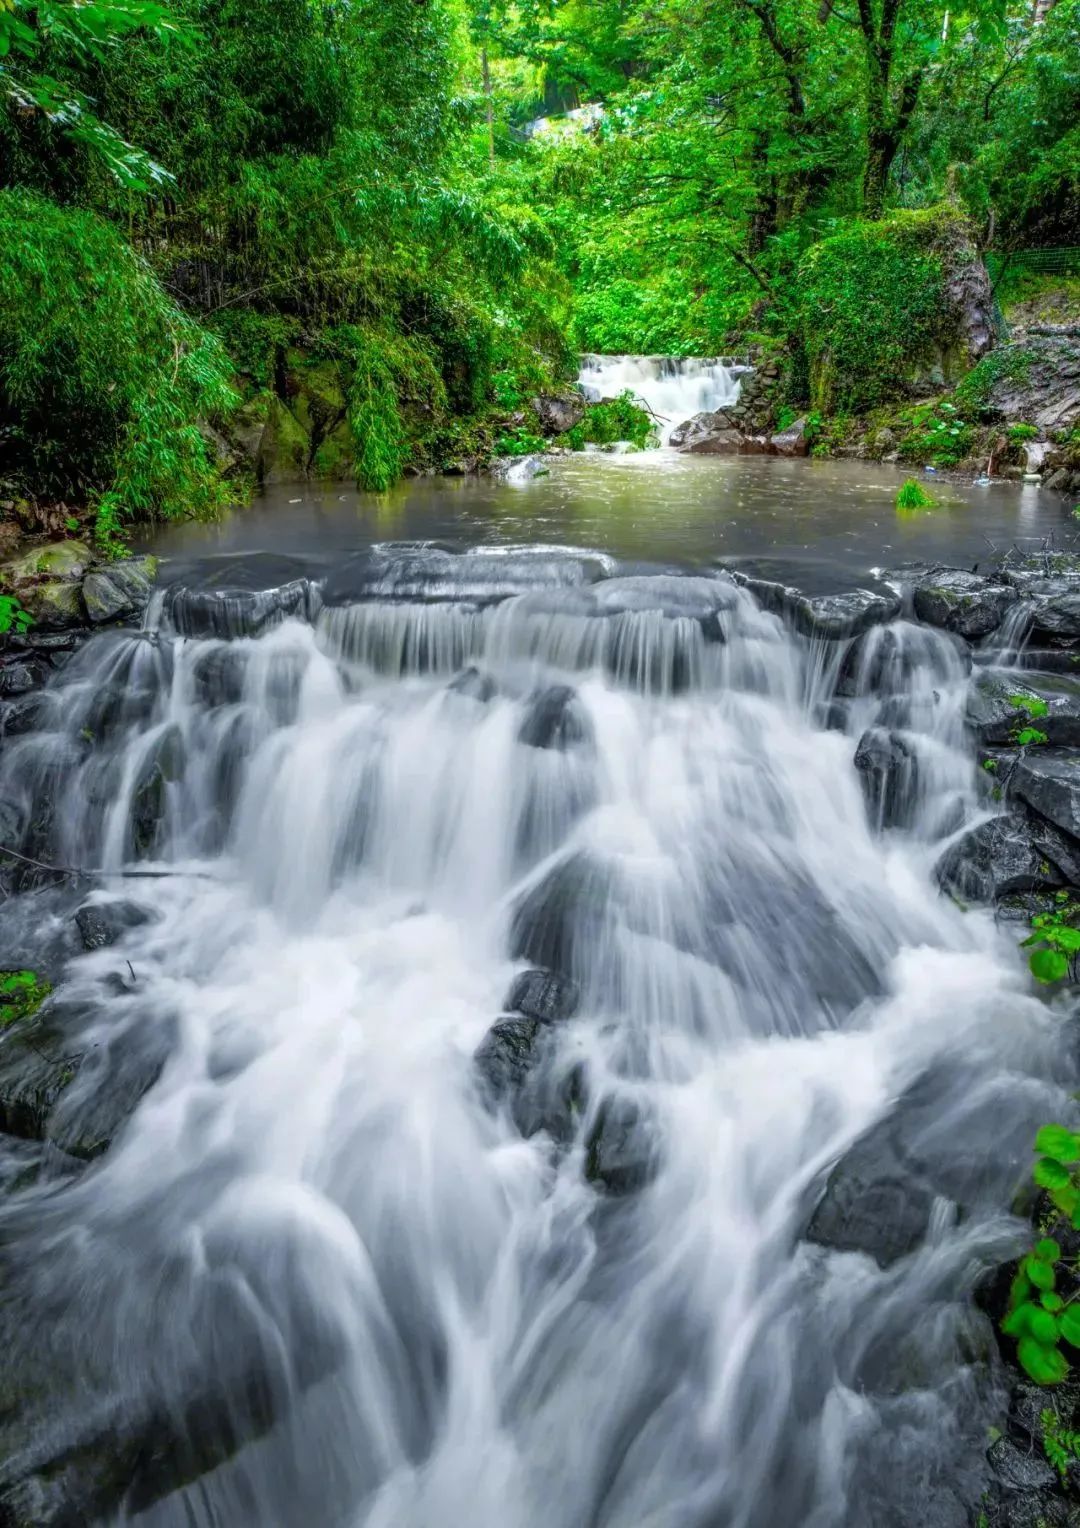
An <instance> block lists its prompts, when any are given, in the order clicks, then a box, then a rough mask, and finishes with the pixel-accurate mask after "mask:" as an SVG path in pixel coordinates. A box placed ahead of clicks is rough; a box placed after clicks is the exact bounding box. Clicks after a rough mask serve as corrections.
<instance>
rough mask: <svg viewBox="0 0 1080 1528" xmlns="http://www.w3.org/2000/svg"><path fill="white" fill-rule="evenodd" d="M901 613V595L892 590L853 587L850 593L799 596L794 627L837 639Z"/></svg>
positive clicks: (808, 632)
mask: <svg viewBox="0 0 1080 1528" xmlns="http://www.w3.org/2000/svg"><path fill="white" fill-rule="evenodd" d="M899 614H900V597H899V595H897V594H895V593H894V592H893V591H892V590H891V589H886V588H884V587H882V588H880V589H854V590H852V591H851V592H850V593H848V594H819V595H815V596H814V597H812V598H806V597H805V596H803V597H800V598H799V599H798V600H797V601H796V602H795V605H794V608H793V618H794V624H795V629H796V630H797V631H799V632H801V633H802V635H803V636H807V637H821V638H824V639H827V640H836V639H838V638H841V637H854V636H858V635H859V634H860V633H862V632H864V631H867V630H869V628H870V627H871V626H882V625H885V624H886V623H887V622H889V621H892V620H894V619H895V618H896V617H897V616H898V615H899Z"/></svg>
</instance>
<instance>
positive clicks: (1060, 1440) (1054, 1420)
mask: <svg viewBox="0 0 1080 1528" xmlns="http://www.w3.org/2000/svg"><path fill="white" fill-rule="evenodd" d="M1039 1421H1040V1422H1041V1423H1042V1429H1043V1452H1044V1453H1045V1455H1046V1457H1047V1459H1048V1460H1049V1462H1050V1463H1051V1464H1052V1465H1053V1467H1054V1469H1055V1470H1057V1472H1058V1474H1059V1475H1060V1476H1061V1479H1062V1480H1065V1479H1067V1477H1068V1474H1069V1470H1070V1469H1071V1468H1072V1466H1073V1465H1074V1464H1076V1463H1077V1462H1078V1461H1080V1432H1073V1431H1071V1430H1070V1429H1069V1428H1066V1427H1063V1426H1062V1424H1061V1418H1060V1417H1059V1416H1058V1414H1057V1412H1056V1411H1052V1410H1050V1409H1049V1408H1048V1409H1047V1410H1045V1411H1043V1412H1041V1413H1040V1414H1039Z"/></svg>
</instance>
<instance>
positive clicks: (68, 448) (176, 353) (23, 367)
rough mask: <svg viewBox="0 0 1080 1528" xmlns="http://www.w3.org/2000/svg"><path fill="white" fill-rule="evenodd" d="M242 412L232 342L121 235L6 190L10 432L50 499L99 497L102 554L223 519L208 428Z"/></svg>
mask: <svg viewBox="0 0 1080 1528" xmlns="http://www.w3.org/2000/svg"><path fill="white" fill-rule="evenodd" d="M235 402H236V398H235V394H234V393H233V391H232V389H231V387H230V384H229V366H228V362H227V360H226V357H225V353H224V351H223V349H222V347H221V345H220V343H219V342H218V341H217V340H216V339H215V338H214V337H213V336H211V335H209V334H208V333H207V332H206V331H205V330H204V329H202V328H200V327H199V325H198V324H196V323H194V322H193V321H192V320H191V319H190V318H188V317H187V316H186V315H185V314H184V313H182V312H181V311H180V309H179V308H177V307H176V305H175V304H174V303H173V302H172V301H171V300H170V299H169V298H168V297H167V296H166V294H165V292H164V291H163V290H162V288H161V286H160V284H159V283H158V281H157V280H156V279H155V277H154V276H153V274H152V273H151V272H150V270H149V269H148V267H147V266H146V265H144V263H143V262H142V261H141V260H140V259H139V257H138V256H137V255H136V254H134V252H133V251H132V250H131V249H130V248H129V247H128V246H127V245H126V244H125V243H124V241H123V239H122V238H121V237H120V236H119V234H118V233H117V232H116V231H115V230H114V229H113V228H111V227H110V226H109V225H108V224H106V223H105V222H103V221H102V220H101V219H100V218H97V217H95V216H94V215H93V214H92V213H88V212H79V211H73V210H71V209H69V208H63V207H59V206H57V205H55V204H54V203H52V202H49V201H46V200H45V199H44V198H41V197H38V196H36V195H34V194H32V193H30V192H26V191H0V423H6V424H7V425H8V428H9V449H10V450H12V454H13V456H15V457H16V458H17V459H18V461H19V462H20V465H21V466H22V465H24V464H25V465H26V466H28V467H29V468H30V470H32V472H33V474H34V478H35V482H36V484H37V485H38V486H39V487H43V488H44V489H45V490H46V491H50V492H52V493H53V494H54V495H55V496H56V497H59V498H64V497H66V498H70V499H78V498H80V497H81V496H83V495H84V494H86V493H89V494H90V495H91V496H92V497H93V498H94V500H95V502H96V527H95V529H96V534H97V537H98V539H99V541H100V542H102V543H103V544H104V545H106V546H109V545H114V544H116V543H117V542H118V541H120V540H122V538H123V533H124V526H125V524H126V523H127V522H128V521H130V520H132V519H136V518H150V519H152V518H155V517H161V518H165V519H173V518H184V517H188V516H196V517H208V516H211V515H213V514H214V513H215V512H216V511H217V510H218V508H219V507H220V505H221V504H222V502H223V497H224V490H223V486H222V482H221V478H220V475H219V473H218V470H217V467H216V465H215V463H214V461H213V458H212V452H211V450H210V449H209V448H208V446H207V444H206V441H205V440H204V439H203V435H202V434H201V432H200V428H199V425H200V421H201V420H204V419H207V418H211V419H212V418H215V417H222V416H224V415H226V414H227V413H228V412H229V410H230V409H231V408H232V407H233V406H234V404H235Z"/></svg>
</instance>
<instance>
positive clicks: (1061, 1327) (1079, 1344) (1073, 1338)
mask: <svg viewBox="0 0 1080 1528" xmlns="http://www.w3.org/2000/svg"><path fill="white" fill-rule="evenodd" d="M1058 1331H1059V1332H1060V1333H1061V1335H1062V1337H1064V1339H1065V1341H1066V1342H1067V1343H1068V1344H1069V1346H1070V1347H1073V1348H1080V1305H1067V1306H1066V1307H1065V1309H1064V1310H1063V1311H1062V1313H1061V1315H1060V1316H1059V1317H1058Z"/></svg>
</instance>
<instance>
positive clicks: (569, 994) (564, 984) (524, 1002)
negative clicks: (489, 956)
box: [506, 969, 579, 1024]
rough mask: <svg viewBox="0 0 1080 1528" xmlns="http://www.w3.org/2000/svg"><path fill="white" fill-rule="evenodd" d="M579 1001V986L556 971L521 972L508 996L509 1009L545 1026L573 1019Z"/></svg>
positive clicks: (534, 970)
mask: <svg viewBox="0 0 1080 1528" xmlns="http://www.w3.org/2000/svg"><path fill="white" fill-rule="evenodd" d="M578 1001H579V992H578V987H577V983H576V982H573V981H570V980H569V979H568V978H566V977H563V976H559V975H558V974H557V973H556V972H554V971H544V970H539V969H533V970H531V971H522V972H521V974H520V975H519V976H516V977H515V978H514V981H513V983H512V985H511V987H510V991H509V992H508V993H507V995H506V1007H507V1008H509V1009H512V1010H514V1011H516V1012H517V1013H523V1014H524V1015H525V1016H526V1018H530V1019H539V1020H540V1022H541V1023H543V1024H553V1023H555V1022H556V1020H558V1019H569V1018H571V1017H572V1016H573V1014H574V1013H575V1012H576V1010H577V1005H578Z"/></svg>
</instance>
